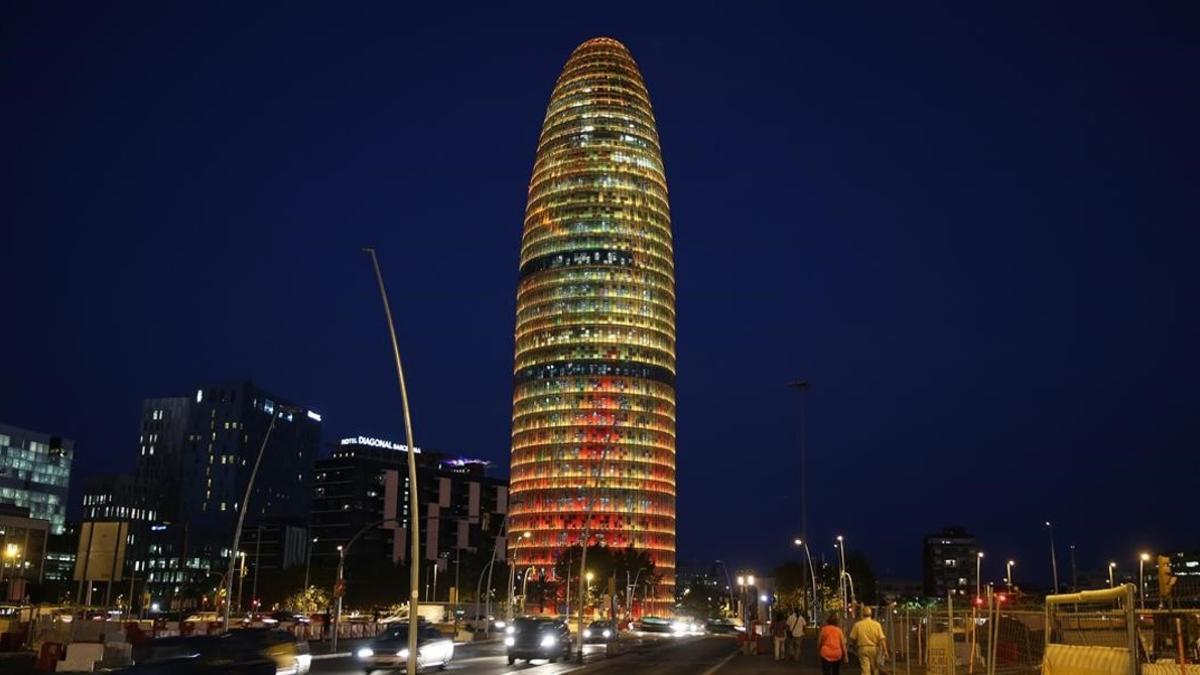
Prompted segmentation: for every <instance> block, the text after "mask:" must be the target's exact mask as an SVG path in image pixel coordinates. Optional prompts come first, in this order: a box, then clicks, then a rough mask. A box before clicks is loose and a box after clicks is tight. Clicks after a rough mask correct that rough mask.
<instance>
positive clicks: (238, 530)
mask: <svg viewBox="0 0 1200 675" xmlns="http://www.w3.org/2000/svg"><path fill="white" fill-rule="evenodd" d="M295 411H296V409H295V408H292V407H290V406H283V405H281V406H278V407H276V408H272V409H271V413H270V414H271V423H270V424H268V425H267V432H266V433H265V434H263V440H262V444H261V445H259V446H258V456H257V457H255V458H254V468H253V469H251V470H250V479H249V480H247V481H246V492H245V494H243V495H242V503H241V504H238V518H237V526H236V527H234V528H233V545H232V546H230V547H229V571H228V572H227V573H226V575H225V583H226V584H227V585H226V587H225V616H224V622H223V623H224V628H225V631H226V632H228V631H229V598H231V597H233V568H234V566H235V565H236V564H237V556H238V546H239V545H241V542H242V525H243V524H245V522H246V510H247V509H249V508H250V494H251V492H252V491H253V490H254V479H255V478H257V477H258V467H259V466H261V465H262V458H263V453H265V452H266V450H267V442H268V441H270V440H271V432H272V431H274V430H275V420H277V419H279V416H280V415H283V414H284V413H285V412H295ZM240 595H241V593H240V592H239V596H240ZM240 604H241V603H240V602H239V609H240Z"/></svg>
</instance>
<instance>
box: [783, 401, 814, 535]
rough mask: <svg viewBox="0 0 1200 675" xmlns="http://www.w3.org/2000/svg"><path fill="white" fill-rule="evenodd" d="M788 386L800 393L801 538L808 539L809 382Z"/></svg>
mask: <svg viewBox="0 0 1200 675" xmlns="http://www.w3.org/2000/svg"><path fill="white" fill-rule="evenodd" d="M788 386H789V387H791V388H792V389H795V390H796V391H798V392H800V536H801V537H803V538H804V539H807V538H808V460H807V457H806V455H807V448H806V447H805V446H806V443H805V436H806V432H807V429H806V428H805V419H804V412H805V410H804V406H805V403H806V399H807V398H808V389H809V386H810V385H809V383H808V380H795V381H793V382H789V383H788Z"/></svg>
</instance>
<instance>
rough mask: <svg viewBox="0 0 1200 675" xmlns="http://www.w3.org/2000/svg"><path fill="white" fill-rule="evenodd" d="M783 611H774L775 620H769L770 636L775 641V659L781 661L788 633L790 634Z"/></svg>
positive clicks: (784, 652)
mask: <svg viewBox="0 0 1200 675" xmlns="http://www.w3.org/2000/svg"><path fill="white" fill-rule="evenodd" d="M790 632H791V631H790V630H789V629H788V624H787V621H784V619H783V612H775V620H774V621H772V622H771V638H772V640H773V641H774V643H775V660H776V661H782V660H783V659H784V656H785V655H786V650H785V647H786V646H787V640H788V635H789V634H790Z"/></svg>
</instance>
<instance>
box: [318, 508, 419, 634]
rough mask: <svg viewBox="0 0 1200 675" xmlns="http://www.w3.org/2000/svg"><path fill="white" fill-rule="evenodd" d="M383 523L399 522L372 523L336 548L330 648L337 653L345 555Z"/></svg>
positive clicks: (386, 519)
mask: <svg viewBox="0 0 1200 675" xmlns="http://www.w3.org/2000/svg"><path fill="white" fill-rule="evenodd" d="M384 523H396V524H399V521H397V520H396V519H395V518H383V519H381V520H377V521H375V522H373V523H369V524H367V525H364V526H363V527H362V528H361V529H360V530H359V531H358V532H355V533H354V535H353V536H351V537H350V539H349V540H347V541H346V543H345V545H343V546H338V547H337V552H338V566H337V577H336V579H335V580H334V582H333V587H334V590H335V591H338V593H337V604H336V605H335V606H334V613H333V637H332V640H331V641H332V648H333V650H334V651H337V629H338V626H340V625H341V623H342V596H343V595H345V594H346V583H345V572H346V554H348V553H349V552H350V547H351V546H353V545H354V542H356V541H358V538H359V537H361V536H363V535H364V534H366V533H367V531H368V530H372V529H374V528H376V527H379V526H380V525H383V524H384ZM412 622H413V617H412V615H409V625H410V626H411V624H412Z"/></svg>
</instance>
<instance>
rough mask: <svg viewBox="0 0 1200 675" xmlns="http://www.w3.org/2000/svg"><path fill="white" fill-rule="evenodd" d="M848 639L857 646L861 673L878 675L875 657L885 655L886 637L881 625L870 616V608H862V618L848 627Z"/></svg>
mask: <svg viewBox="0 0 1200 675" xmlns="http://www.w3.org/2000/svg"><path fill="white" fill-rule="evenodd" d="M850 641H851V642H853V643H854V644H855V646H857V647H858V667H859V668H861V669H862V675H880V669H879V665H878V664H877V662H876V661H877V659H881V658H884V657H886V656H887V637H886V636H884V634H883V626H881V625H879V622H878V621H876V620H875V619H873V618H871V608H870V607H863V608H862V618H861V619H859V620H858V621H857V622H855V624H854V627H853V628H851V629H850Z"/></svg>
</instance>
